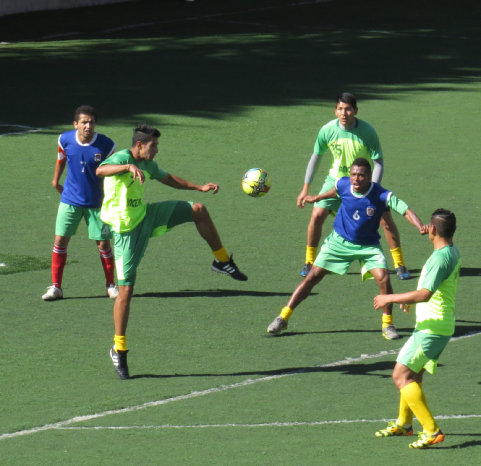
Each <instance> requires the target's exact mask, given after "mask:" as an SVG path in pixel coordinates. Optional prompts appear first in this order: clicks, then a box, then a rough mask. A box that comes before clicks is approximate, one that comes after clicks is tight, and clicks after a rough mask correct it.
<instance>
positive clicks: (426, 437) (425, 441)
mask: <svg viewBox="0 0 481 466" xmlns="http://www.w3.org/2000/svg"><path fill="white" fill-rule="evenodd" d="M418 437H419V438H418V439H417V440H416V441H415V442H413V443H410V444H409V448H419V449H421V448H428V447H430V446H431V445H435V444H436V443H441V442H443V441H444V434H443V433H442V432H441V431H440V430H438V431H437V432H436V433H435V434H432V435H430V434H427V433H426V432H419V433H418Z"/></svg>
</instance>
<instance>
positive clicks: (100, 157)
mask: <svg viewBox="0 0 481 466" xmlns="http://www.w3.org/2000/svg"><path fill="white" fill-rule="evenodd" d="M94 160H95V161H96V162H101V161H102V154H94Z"/></svg>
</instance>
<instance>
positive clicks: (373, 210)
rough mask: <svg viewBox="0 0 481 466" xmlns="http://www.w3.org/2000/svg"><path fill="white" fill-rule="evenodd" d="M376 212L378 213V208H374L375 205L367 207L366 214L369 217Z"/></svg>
mask: <svg viewBox="0 0 481 466" xmlns="http://www.w3.org/2000/svg"><path fill="white" fill-rule="evenodd" d="M375 213H376V209H374V207H367V208H366V215H367V216H368V217H373V216H374V214H375Z"/></svg>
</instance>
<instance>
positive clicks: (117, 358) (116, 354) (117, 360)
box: [110, 347, 129, 380]
mask: <svg viewBox="0 0 481 466" xmlns="http://www.w3.org/2000/svg"><path fill="white" fill-rule="evenodd" d="M127 353H128V350H127V351H115V350H114V348H113V347H112V348H111V349H110V359H112V362H113V363H114V368H115V370H116V372H117V374H118V376H119V377H120V378H121V379H122V380H125V379H128V378H129V367H128V366H127Z"/></svg>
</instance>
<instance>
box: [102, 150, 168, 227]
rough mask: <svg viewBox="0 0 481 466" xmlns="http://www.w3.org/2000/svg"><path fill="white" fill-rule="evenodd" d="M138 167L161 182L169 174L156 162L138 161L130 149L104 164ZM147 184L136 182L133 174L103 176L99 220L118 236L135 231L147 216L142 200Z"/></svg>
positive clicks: (148, 176) (118, 153)
mask: <svg viewBox="0 0 481 466" xmlns="http://www.w3.org/2000/svg"><path fill="white" fill-rule="evenodd" d="M126 164H132V165H135V166H137V167H139V168H140V169H141V170H142V172H143V173H144V175H145V181H147V180H148V179H156V180H162V179H164V178H165V177H166V176H167V175H168V173H167V172H165V171H164V170H162V169H160V168H159V166H158V165H157V163H156V162H154V161H153V160H142V161H140V162H139V161H137V160H136V159H134V157H133V156H132V153H131V152H130V150H128V149H125V150H122V151H119V152H116V153H115V154H113V155H111V156H110V157H109V159H108V160H106V161H105V162H104V163H102V164H101V165H126ZM144 187H145V182H144V183H143V184H141V183H140V181H139V180H138V179H135V180H134V179H133V175H132V173H130V172H125V173H120V174H118V175H112V176H106V177H104V201H103V203H102V209H101V212H100V218H101V219H102V220H103V221H104V222H105V223H107V224H109V225H110V226H111V228H112V230H114V231H115V232H117V233H126V232H129V231H132V230H133V229H134V228H135V227H136V226H137V225H138V224H139V223H140V222H141V221H142V220H143V219H144V217H145V213H146V210H147V206H146V204H145V203H144V201H143V193H144Z"/></svg>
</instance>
